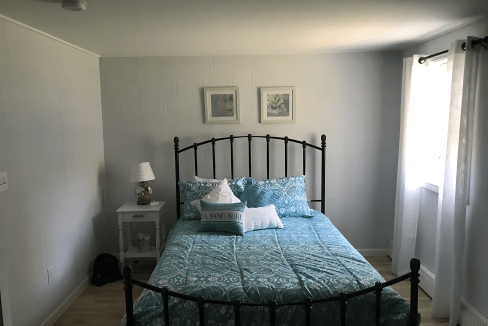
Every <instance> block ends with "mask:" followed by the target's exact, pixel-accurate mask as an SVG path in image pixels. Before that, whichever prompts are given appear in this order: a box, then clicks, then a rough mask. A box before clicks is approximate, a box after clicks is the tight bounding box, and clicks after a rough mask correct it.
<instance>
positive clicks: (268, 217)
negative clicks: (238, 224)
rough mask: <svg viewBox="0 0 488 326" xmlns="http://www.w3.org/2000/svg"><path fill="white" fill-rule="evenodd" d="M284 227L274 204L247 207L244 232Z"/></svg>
mask: <svg viewBox="0 0 488 326" xmlns="http://www.w3.org/2000/svg"><path fill="white" fill-rule="evenodd" d="M283 227H284V226H283V223H281V220H280V217H279V216H278V214H277V213H276V208H275V206H274V205H269V206H263V207H256V208H249V207H246V211H245V216H244V232H249V231H255V230H262V229H282V228H283Z"/></svg>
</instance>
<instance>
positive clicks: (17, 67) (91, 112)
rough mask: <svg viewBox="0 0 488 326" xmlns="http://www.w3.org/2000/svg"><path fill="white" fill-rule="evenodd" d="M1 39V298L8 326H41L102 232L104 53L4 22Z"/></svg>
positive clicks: (83, 271)
mask: <svg viewBox="0 0 488 326" xmlns="http://www.w3.org/2000/svg"><path fill="white" fill-rule="evenodd" d="M0 44H1V46H0V151H1V154H0V171H3V170H7V171H8V176H9V190H8V191H7V192H2V193H0V225H1V227H0V252H1V255H0V259H1V265H2V270H1V273H2V275H1V278H0V280H1V282H2V283H1V285H0V286H1V291H2V304H4V308H5V307H7V308H8V310H9V311H5V310H4V314H5V315H6V316H5V317H6V318H7V325H9V324H10V323H9V322H10V321H11V323H12V324H13V325H19V326H22V325H29V326H30V325H40V324H41V323H42V322H43V321H45V320H46V318H47V317H48V316H49V315H50V314H51V313H53V312H54V311H55V309H56V308H58V307H59V306H60V304H61V303H62V302H63V301H64V300H65V299H66V298H67V297H68V296H69V295H70V294H71V292H72V291H73V290H74V289H75V288H76V287H77V286H79V285H80V284H81V282H82V281H83V280H84V279H85V278H86V277H87V276H88V274H89V272H90V266H91V263H92V261H93V259H94V258H95V255H96V254H97V253H98V252H99V245H98V244H97V240H98V239H99V238H101V237H103V234H101V233H100V230H101V224H102V213H103V211H104V206H103V202H104V193H105V190H104V158H103V155H104V154H103V131H102V111H101V99H100V72H99V59H98V58H97V57H95V56H92V55H89V54H86V53H84V52H81V51H79V50H77V49H74V48H72V47H70V46H67V45H64V44H62V43H60V42H57V41H54V40H53V39H50V38H48V37H46V36H43V35H40V34H38V33H36V32H33V31H31V30H28V29H26V28H24V27H21V26H18V25H16V24H13V23H11V22H8V21H5V20H3V19H0ZM51 265H53V266H54V268H53V276H54V280H53V281H52V282H51V283H50V284H48V283H47V268H48V267H49V266H51Z"/></svg>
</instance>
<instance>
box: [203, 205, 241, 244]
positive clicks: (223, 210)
mask: <svg viewBox="0 0 488 326" xmlns="http://www.w3.org/2000/svg"><path fill="white" fill-rule="evenodd" d="M200 206H201V209H202V217H201V221H200V230H199V231H200V232H208V231H223V232H229V233H233V234H236V235H244V216H245V211H246V202H240V203H225V204H219V203H211V202H208V201H205V200H200Z"/></svg>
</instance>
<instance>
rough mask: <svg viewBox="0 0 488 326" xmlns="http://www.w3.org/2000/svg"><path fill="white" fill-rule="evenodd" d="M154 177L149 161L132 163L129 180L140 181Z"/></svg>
mask: <svg viewBox="0 0 488 326" xmlns="http://www.w3.org/2000/svg"><path fill="white" fill-rule="evenodd" d="M154 179H156V178H155V177H154V173H153V171H152V169H151V165H150V164H149V162H143V163H134V164H132V174H131V176H130V182H141V181H149V180H154Z"/></svg>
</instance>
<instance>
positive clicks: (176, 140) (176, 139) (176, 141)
mask: <svg viewBox="0 0 488 326" xmlns="http://www.w3.org/2000/svg"><path fill="white" fill-rule="evenodd" d="M173 140H174V142H175V148H177V147H179V143H180V139H179V138H178V137H175V138H174V139H173Z"/></svg>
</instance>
